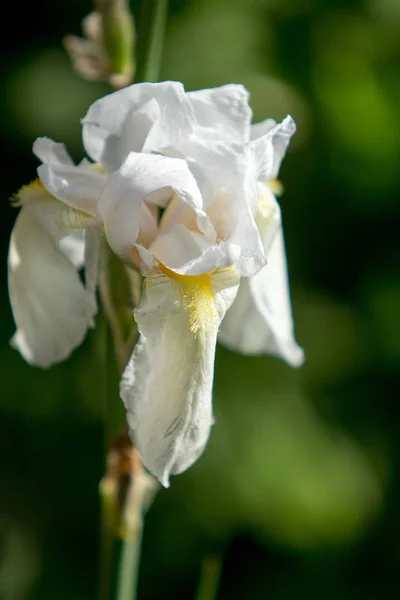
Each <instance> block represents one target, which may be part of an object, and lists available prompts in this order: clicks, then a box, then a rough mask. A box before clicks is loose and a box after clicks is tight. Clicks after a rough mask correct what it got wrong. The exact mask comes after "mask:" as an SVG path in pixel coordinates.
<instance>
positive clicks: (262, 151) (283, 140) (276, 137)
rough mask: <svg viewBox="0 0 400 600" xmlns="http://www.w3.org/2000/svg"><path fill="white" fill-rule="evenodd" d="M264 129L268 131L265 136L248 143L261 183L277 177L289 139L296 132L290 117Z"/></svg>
mask: <svg viewBox="0 0 400 600" xmlns="http://www.w3.org/2000/svg"><path fill="white" fill-rule="evenodd" d="M265 129H268V131H267V133H266V134H265V135H263V136H262V137H259V138H256V139H254V140H253V141H252V142H251V143H250V147H251V149H252V152H253V156H254V158H255V162H256V165H257V167H256V168H257V176H258V179H259V180H260V181H263V182H265V181H267V180H269V179H275V178H276V177H277V176H278V173H279V169H280V166H281V162H282V160H283V157H284V156H285V153H286V150H287V147H288V145H289V142H290V138H291V137H292V135H293V134H294V133H295V131H296V125H295V122H294V121H293V119H292V117H290V116H287V117H286V118H285V119H284V120H283V121H282V122H281V123H278V124H277V125H275V126H274V127H272V128H269V127H266V128H265Z"/></svg>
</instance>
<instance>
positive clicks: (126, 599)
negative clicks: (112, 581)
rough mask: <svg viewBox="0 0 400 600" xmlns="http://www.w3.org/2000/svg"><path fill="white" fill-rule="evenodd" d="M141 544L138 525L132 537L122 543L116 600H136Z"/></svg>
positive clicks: (140, 533) (140, 532)
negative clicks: (137, 529)
mask: <svg viewBox="0 0 400 600" xmlns="http://www.w3.org/2000/svg"><path fill="white" fill-rule="evenodd" d="M141 545H142V528H141V527H140V530H139V531H138V532H137V534H136V536H135V537H134V538H132V539H127V540H124V542H123V544H122V548H121V557H120V570H119V576H118V595H117V600H136V594H137V582H138V574H139V562H140V550H141Z"/></svg>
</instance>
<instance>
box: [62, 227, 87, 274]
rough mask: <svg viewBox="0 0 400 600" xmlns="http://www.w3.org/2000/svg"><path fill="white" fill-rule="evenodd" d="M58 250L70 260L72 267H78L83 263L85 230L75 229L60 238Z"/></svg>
mask: <svg viewBox="0 0 400 600" xmlns="http://www.w3.org/2000/svg"><path fill="white" fill-rule="evenodd" d="M60 250H61V252H62V253H63V254H65V256H66V257H67V258H68V260H70V261H71V262H72V264H73V265H74V267H76V268H77V269H80V268H81V267H83V265H84V264H85V232H84V230H83V229H77V230H76V231H73V232H72V233H70V234H69V235H66V236H65V237H64V238H62V239H61V240H60Z"/></svg>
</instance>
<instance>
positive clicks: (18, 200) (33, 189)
mask: <svg viewBox="0 0 400 600" xmlns="http://www.w3.org/2000/svg"><path fill="white" fill-rule="evenodd" d="M45 198H48V199H51V198H53V196H52V195H51V194H50V192H48V191H47V190H46V188H45V187H44V185H43V183H42V182H41V181H40V179H39V177H37V178H36V179H34V180H33V181H31V183H28V185H23V186H22V187H21V188H20V189H19V190H18V192H17V193H16V194H14V196H13V197H12V201H13V204H14V206H16V207H18V206H24V205H25V204H27V203H28V202H35V200H43V199H45Z"/></svg>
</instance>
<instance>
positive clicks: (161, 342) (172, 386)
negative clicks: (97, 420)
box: [121, 265, 238, 486]
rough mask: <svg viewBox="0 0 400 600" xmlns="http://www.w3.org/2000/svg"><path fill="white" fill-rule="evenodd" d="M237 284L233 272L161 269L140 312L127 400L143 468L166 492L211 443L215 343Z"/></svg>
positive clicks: (124, 389)
mask: <svg viewBox="0 0 400 600" xmlns="http://www.w3.org/2000/svg"><path fill="white" fill-rule="evenodd" d="M237 284H238V273H237V271H236V270H235V269H234V268H228V269H222V270H215V271H214V272H212V273H207V274H204V275H201V276H198V277H191V276H182V275H177V274H176V273H173V272H172V271H170V270H169V269H166V268H165V267H163V266H162V265H159V267H158V268H155V269H153V270H152V271H151V272H150V274H149V276H148V277H147V279H146V282H145V295H144V298H143V299H142V302H141V304H140V306H139V308H138V309H137V310H136V311H135V318H136V321H137V323H138V328H139V331H140V333H141V341H140V343H139V344H138V346H137V347H136V349H135V351H134V354H133V356H132V358H131V361H130V363H129V365H128V367H127V369H126V370H125V373H124V376H123V379H122V382H121V396H122V398H123V400H124V402H125V405H126V408H127V410H128V422H129V426H130V430H131V434H132V437H133V440H134V443H135V445H136V447H137V448H138V450H139V453H140V455H141V458H142V461H143V464H144V465H145V466H146V467H147V468H148V469H149V470H150V472H151V473H152V474H153V475H155V476H156V477H157V478H158V479H159V480H160V481H161V483H162V484H163V485H164V486H168V485H169V476H170V474H178V473H181V472H182V471H185V470H186V469H187V468H188V467H190V466H191V465H192V464H193V463H194V462H195V461H196V459H197V458H198V456H199V455H200V454H201V453H202V452H203V449H204V447H205V445H206V443H207V440H208V437H209V433H210V428H211V425H212V398H211V396H212V382H213V372H214V354H215V343H216V336H217V332H218V327H219V324H220V322H221V319H222V318H223V316H224V314H225V311H226V309H227V308H228V307H229V306H230V304H231V303H232V301H233V298H234V296H235V294H236V291H237Z"/></svg>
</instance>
